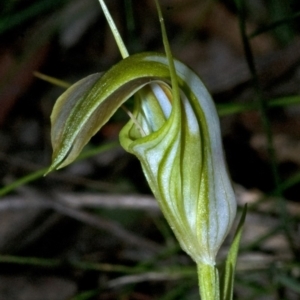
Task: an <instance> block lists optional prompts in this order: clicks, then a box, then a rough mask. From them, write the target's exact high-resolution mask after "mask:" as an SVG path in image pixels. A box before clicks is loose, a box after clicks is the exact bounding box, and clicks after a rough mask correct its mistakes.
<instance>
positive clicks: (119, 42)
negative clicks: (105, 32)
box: [99, 0, 129, 58]
mask: <svg viewBox="0 0 300 300" xmlns="http://www.w3.org/2000/svg"><path fill="white" fill-rule="evenodd" d="M99 2H100V5H101V7H102V10H103V13H104V15H105V18H106V20H107V22H108V24H109V27H110V29H111V31H112V34H113V35H114V38H115V40H116V43H117V45H118V48H119V50H120V52H121V55H122V57H123V58H126V57H128V56H129V53H128V51H127V48H126V46H125V44H124V42H123V40H122V38H121V35H120V33H119V31H118V28H117V26H116V24H115V22H114V20H113V18H112V17H111V15H110V13H109V10H108V9H107V6H106V4H105V2H104V1H103V0H99Z"/></svg>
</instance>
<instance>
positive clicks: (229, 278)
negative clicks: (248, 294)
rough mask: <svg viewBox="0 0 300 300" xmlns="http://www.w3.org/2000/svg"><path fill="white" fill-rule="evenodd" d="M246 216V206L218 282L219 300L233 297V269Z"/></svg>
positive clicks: (229, 299) (227, 299) (228, 299)
mask: <svg viewBox="0 0 300 300" xmlns="http://www.w3.org/2000/svg"><path fill="white" fill-rule="evenodd" d="M246 214H247V205H245V206H244V209H243V213H242V216H241V219H240V222H239V224H238V227H237V229H236V232H235V235H234V239H233V242H232V244H231V246H230V249H229V252H228V255H227V258H226V261H225V265H224V270H223V272H224V273H223V274H222V278H221V280H220V290H221V300H231V299H232V297H233V286H234V274H235V267H236V261H237V256H238V251H239V245H240V240H241V236H242V231H243V226H244V223H245V219H246Z"/></svg>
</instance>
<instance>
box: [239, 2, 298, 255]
mask: <svg viewBox="0 0 300 300" xmlns="http://www.w3.org/2000/svg"><path fill="white" fill-rule="evenodd" d="M235 2H236V6H237V8H238V13H239V26H240V31H241V36H242V40H243V45H244V51H245V56H246V60H247V64H248V67H249V70H250V72H251V75H252V79H253V86H254V88H255V91H256V95H257V100H258V104H259V108H260V114H261V118H262V123H263V127H264V131H265V134H266V138H267V150H268V154H269V157H270V165H271V170H272V174H273V179H274V184H275V187H276V192H277V195H276V196H278V211H279V212H280V219H281V225H282V228H283V230H284V232H285V235H286V237H287V240H288V242H289V244H290V247H291V249H293V252H294V254H295V255H296V251H295V249H296V248H295V247H294V242H293V238H292V231H291V228H290V225H289V222H288V220H289V213H288V211H287V207H286V203H285V200H284V198H283V195H282V190H281V184H280V175H279V170H278V165H277V159H276V153H275V149H274V146H273V145H274V142H273V134H272V130H271V123H270V120H269V118H268V107H267V103H266V102H265V101H264V97H263V92H262V88H261V85H260V82H259V79H258V75H257V70H256V66H255V63H254V56H253V52H252V48H251V45H250V42H249V38H248V35H247V33H246V17H245V14H246V13H245V2H244V1H243V0H235Z"/></svg>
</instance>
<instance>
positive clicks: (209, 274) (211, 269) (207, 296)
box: [197, 263, 220, 300]
mask: <svg viewBox="0 0 300 300" xmlns="http://www.w3.org/2000/svg"><path fill="white" fill-rule="evenodd" d="M197 271H198V281H199V289H200V296H201V300H220V284H219V273H218V269H217V268H216V267H215V266H213V265H207V264H203V263H198V264H197Z"/></svg>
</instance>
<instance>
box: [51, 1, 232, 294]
mask: <svg viewBox="0 0 300 300" xmlns="http://www.w3.org/2000/svg"><path fill="white" fill-rule="evenodd" d="M100 3H101V5H102V7H103V10H104V12H105V14H106V16H107V19H108V21H109V23H110V25H111V28H112V30H113V33H114V35H115V38H116V40H117V41H118V44H119V47H120V48H121V49H123V51H121V52H122V54H123V57H124V59H123V60H121V61H120V62H118V63H117V64H116V65H114V66H113V67H112V68H111V69H109V70H108V71H106V72H105V73H103V74H100V73H98V74H92V75H90V76H88V77H86V78H84V79H82V80H80V81H78V82H77V83H75V84H74V85H72V86H71V87H70V88H68V89H67V90H66V91H65V92H64V93H63V94H62V95H61V96H60V97H59V98H58V100H57V102H56V103H55V106H54V108H53V112H52V115H51V122H52V133H51V139H52V145H53V161H52V165H51V167H50V169H49V171H52V170H54V169H58V168H62V167H64V166H66V165H68V164H70V163H71V162H73V161H74V160H75V159H76V157H77V156H78V155H79V153H80V152H81V150H82V149H83V147H84V146H85V145H86V144H87V143H88V142H89V140H90V139H91V137H92V136H93V135H94V134H96V133H97V132H98V131H99V130H100V129H101V127H102V126H103V125H104V124H105V123H106V122H107V121H108V120H109V119H110V118H111V117H112V115H113V114H114V113H115V112H116V110H117V109H118V108H119V107H121V106H122V105H123V104H124V103H125V102H126V101H127V100H128V99H129V98H131V97H132V96H133V97H134V108H133V112H132V113H130V116H131V119H130V120H129V122H128V123H127V124H126V125H125V126H124V127H123V129H122V130H121V133H120V143H121V145H122V146H123V148H124V149H125V150H126V151H128V152H130V153H132V154H134V155H135V156H136V157H137V158H138V159H139V160H140V162H141V165H142V168H143V172H144V174H145V176H146V179H147V181H148V183H149V185H150V188H151V190H152V192H153V194H154V196H155V198H156V199H157V201H158V203H159V205H160V208H161V210H162V212H163V214H164V216H165V218H166V220H167V221H168V223H169V225H170V227H171V228H172V230H173V232H174V234H175V236H176V238H177V239H178V241H179V243H180V245H181V247H182V249H183V250H184V251H185V252H186V253H187V254H188V255H190V256H191V258H192V259H193V260H194V261H195V262H196V264H197V266H198V271H199V274H200V273H201V274H203V275H201V276H199V282H200V290H201V285H202V286H203V287H204V286H206V288H207V290H210V289H211V286H212V285H214V286H217V285H218V281H219V279H218V274H217V272H216V268H215V263H216V255H217V252H218V250H219V248H220V246H221V244H222V243H223V241H224V239H225V237H226V235H227V234H228V232H229V230H230V228H231V226H232V223H233V220H234V218H235V214H236V200H235V196H234V192H233V189H232V184H231V181H230V178H229V176H228V172H227V168H226V163H225V160H224V153H223V148H222V142H221V133H220V124H219V118H218V115H217V111H216V108H215V105H214V103H213V100H212V98H211V96H210V94H209V92H208V91H207V89H206V88H205V86H204V84H203V83H202V81H201V80H200V78H199V77H198V76H197V74H196V73H195V72H194V71H192V70H191V69H190V68H189V67H187V66H186V65H185V64H184V63H182V62H180V61H179V60H176V59H174V58H173V57H172V54H171V50H170V48H169V44H168V40H167V37H166V32H165V27H164V23H163V19H162V14H161V11H160V8H159V6H158V12H159V16H160V21H161V27H162V33H163V41H164V46H165V51H166V55H165V54H159V53H140V54H135V55H130V56H128V53H127V50H126V48H125V46H124V45H123V44H122V40H121V38H120V36H119V35H118V31H116V27H113V26H114V23H113V21H112V19H111V17H110V15H109V12H108V11H107V8H106V6H105V4H104V2H103V1H100ZM120 45H121V46H120ZM122 47H123V48H122ZM201 295H202V297H203V299H219V297H220V295H219V292H218V291H212V292H211V291H208V292H203V291H202V292H201Z"/></svg>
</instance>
